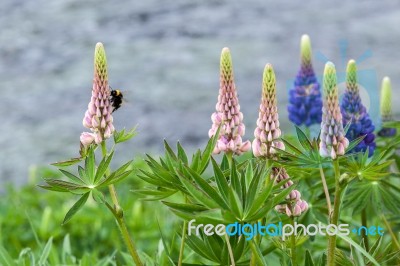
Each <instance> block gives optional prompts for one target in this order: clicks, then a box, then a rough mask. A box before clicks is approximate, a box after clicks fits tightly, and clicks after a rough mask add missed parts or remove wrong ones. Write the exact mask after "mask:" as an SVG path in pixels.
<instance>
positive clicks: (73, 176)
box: [59, 169, 86, 186]
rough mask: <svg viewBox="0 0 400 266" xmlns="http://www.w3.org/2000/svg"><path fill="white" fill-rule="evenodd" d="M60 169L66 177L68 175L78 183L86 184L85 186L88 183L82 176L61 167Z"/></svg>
mask: <svg viewBox="0 0 400 266" xmlns="http://www.w3.org/2000/svg"><path fill="white" fill-rule="evenodd" d="M59 170H60V172H61V173H63V175H65V176H66V177H68V178H69V179H71V180H72V181H74V182H75V183H76V184H79V185H84V186H85V185H86V183H85V181H83V180H82V179H81V178H79V177H77V176H76V175H74V174H72V173H70V172H68V171H65V170H63V169H59Z"/></svg>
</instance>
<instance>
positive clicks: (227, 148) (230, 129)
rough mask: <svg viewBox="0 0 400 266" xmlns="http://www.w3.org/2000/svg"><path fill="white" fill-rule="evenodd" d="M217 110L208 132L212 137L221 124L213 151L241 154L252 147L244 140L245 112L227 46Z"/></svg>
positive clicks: (222, 59)
mask: <svg viewBox="0 0 400 266" xmlns="http://www.w3.org/2000/svg"><path fill="white" fill-rule="evenodd" d="M215 108H216V112H214V113H213V114H212V116H211V120H212V122H213V123H212V127H211V129H210V130H209V132H208V136H209V137H210V138H211V137H213V136H214V135H215V134H216V133H217V130H218V128H219V127H220V126H221V129H220V132H219V138H218V141H217V144H216V146H215V148H214V151H213V153H214V154H219V153H220V152H225V153H226V154H231V155H232V154H237V155H240V154H242V153H243V152H246V151H248V150H249V149H250V146H251V145H250V141H245V142H243V140H242V137H243V135H244V133H245V126H244V124H243V113H242V112H240V105H239V99H238V96H237V91H236V86H235V81H234V77H233V66H232V58H231V54H230V51H229V49H228V48H227V47H225V48H224V49H222V52H221V60H220V87H219V95H218V102H217V104H216V106H215Z"/></svg>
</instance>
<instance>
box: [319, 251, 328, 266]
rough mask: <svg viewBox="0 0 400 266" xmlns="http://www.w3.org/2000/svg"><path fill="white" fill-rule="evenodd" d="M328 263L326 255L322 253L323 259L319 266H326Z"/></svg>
mask: <svg viewBox="0 0 400 266" xmlns="http://www.w3.org/2000/svg"><path fill="white" fill-rule="evenodd" d="M326 261H327V257H326V253H325V252H324V253H322V255H321V259H320V261H319V266H326Z"/></svg>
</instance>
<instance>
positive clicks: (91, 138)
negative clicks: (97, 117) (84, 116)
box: [80, 132, 96, 147]
mask: <svg viewBox="0 0 400 266" xmlns="http://www.w3.org/2000/svg"><path fill="white" fill-rule="evenodd" d="M95 139H96V134H94V133H89V132H83V133H82V134H81V136H80V141H81V143H82V145H83V146H85V147H87V146H89V145H90V144H92V143H93V142H95Z"/></svg>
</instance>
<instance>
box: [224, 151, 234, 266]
mask: <svg viewBox="0 0 400 266" xmlns="http://www.w3.org/2000/svg"><path fill="white" fill-rule="evenodd" d="M225 154H226V158H227V159H228V163H229V167H232V156H233V153H232V152H226V153H225ZM225 240H226V245H227V247H228V252H229V257H230V259H231V264H230V265H232V266H235V257H234V256H233V251H232V246H231V243H230V242H229V236H228V235H227V234H225Z"/></svg>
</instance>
